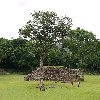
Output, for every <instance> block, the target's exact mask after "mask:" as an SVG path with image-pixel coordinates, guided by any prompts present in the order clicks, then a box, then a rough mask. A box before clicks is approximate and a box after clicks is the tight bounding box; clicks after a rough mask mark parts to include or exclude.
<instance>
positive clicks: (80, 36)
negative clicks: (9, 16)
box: [0, 11, 100, 73]
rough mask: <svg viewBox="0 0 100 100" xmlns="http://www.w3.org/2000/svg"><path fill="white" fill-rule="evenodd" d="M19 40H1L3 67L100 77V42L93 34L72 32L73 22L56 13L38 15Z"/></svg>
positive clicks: (23, 29) (28, 23)
mask: <svg viewBox="0 0 100 100" xmlns="http://www.w3.org/2000/svg"><path fill="white" fill-rule="evenodd" d="M31 15H32V19H31V20H29V21H28V22H27V23H26V24H25V26H24V27H22V28H21V29H19V34H20V35H19V38H17V39H11V40H8V39H5V38H0V67H1V68H4V69H13V70H14V71H28V70H32V69H34V68H36V67H39V66H40V67H43V66H48V65H50V66H65V67H68V68H82V69H84V70H85V71H88V72H95V73H100V57H99V56H100V40H99V39H96V37H95V35H94V34H93V33H92V32H88V31H87V30H84V29H81V28H80V27H78V28H77V29H72V28H71V26H72V19H71V18H69V17H66V16H64V17H59V16H58V15H57V14H56V13H54V12H49V11H47V12H44V11H39V12H34V13H33V14H31Z"/></svg>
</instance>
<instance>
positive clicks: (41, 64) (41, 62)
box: [40, 55, 43, 68]
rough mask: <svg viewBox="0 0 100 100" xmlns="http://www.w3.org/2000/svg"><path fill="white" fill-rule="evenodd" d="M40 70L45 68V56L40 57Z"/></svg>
mask: <svg viewBox="0 0 100 100" xmlns="http://www.w3.org/2000/svg"><path fill="white" fill-rule="evenodd" d="M40 68H43V56H42V55H40Z"/></svg>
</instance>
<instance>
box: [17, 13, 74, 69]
mask: <svg viewBox="0 0 100 100" xmlns="http://www.w3.org/2000/svg"><path fill="white" fill-rule="evenodd" d="M31 15H32V19H31V20H29V21H28V22H27V23H26V25H25V26H24V27H22V28H21V29H19V33H20V35H22V36H23V37H25V38H30V39H31V40H32V41H34V42H35V43H36V48H37V50H39V55H40V67H41V68H42V67H43V60H44V57H45V55H46V52H47V51H48V50H49V49H50V48H51V47H52V46H53V45H54V44H57V43H61V41H62V40H63V39H64V37H65V36H66V35H67V34H68V32H69V31H70V27H71V25H72V19H71V18H69V17H66V16H64V17H63V16H61V17H58V16H57V14H56V13H55V12H49V11H46V12H44V11H39V12H34V13H33V14H31Z"/></svg>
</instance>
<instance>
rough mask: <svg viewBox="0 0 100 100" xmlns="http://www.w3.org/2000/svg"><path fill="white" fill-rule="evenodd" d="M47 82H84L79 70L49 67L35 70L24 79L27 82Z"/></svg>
mask: <svg viewBox="0 0 100 100" xmlns="http://www.w3.org/2000/svg"><path fill="white" fill-rule="evenodd" d="M41 79H43V80H48V81H63V82H66V81H78V80H82V81H84V75H83V73H82V71H81V70H80V69H70V68H65V67H52V66H51V67H49V66H45V67H43V68H37V70H34V71H32V73H31V74H28V75H27V76H26V77H25V80H26V81H29V80H41Z"/></svg>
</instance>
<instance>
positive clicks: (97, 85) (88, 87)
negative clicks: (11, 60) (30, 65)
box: [0, 75, 100, 100]
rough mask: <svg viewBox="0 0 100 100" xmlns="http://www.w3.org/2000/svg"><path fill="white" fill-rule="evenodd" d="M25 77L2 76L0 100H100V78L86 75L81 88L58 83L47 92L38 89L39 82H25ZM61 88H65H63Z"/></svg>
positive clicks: (75, 84) (0, 78) (0, 77)
mask: <svg viewBox="0 0 100 100" xmlns="http://www.w3.org/2000/svg"><path fill="white" fill-rule="evenodd" d="M24 76H25V75H0V100H100V76H99V75H85V81H84V82H81V85H80V87H77V83H74V85H73V86H71V84H70V83H60V82H59V83H56V88H48V87H49V85H50V82H45V84H46V87H47V89H46V91H40V90H39V89H38V88H36V86H37V84H38V82H33V81H24V80H23V77H24ZM60 86H63V88H61V87H60Z"/></svg>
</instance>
